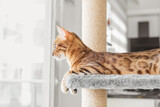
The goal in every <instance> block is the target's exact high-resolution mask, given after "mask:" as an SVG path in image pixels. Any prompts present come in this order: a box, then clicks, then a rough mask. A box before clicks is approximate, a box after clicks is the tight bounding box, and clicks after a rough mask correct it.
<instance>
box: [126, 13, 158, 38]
mask: <svg viewBox="0 0 160 107" xmlns="http://www.w3.org/2000/svg"><path fill="white" fill-rule="evenodd" d="M145 21H148V22H149V37H158V36H159V15H147V16H134V17H129V18H128V37H129V38H138V23H139V22H145Z"/></svg>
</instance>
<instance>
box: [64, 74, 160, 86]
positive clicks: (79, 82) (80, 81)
mask: <svg viewBox="0 0 160 107" xmlns="http://www.w3.org/2000/svg"><path fill="white" fill-rule="evenodd" d="M66 85H67V87H69V88H88V89H160V75H85V76H81V75H70V76H68V77H67V78H66Z"/></svg>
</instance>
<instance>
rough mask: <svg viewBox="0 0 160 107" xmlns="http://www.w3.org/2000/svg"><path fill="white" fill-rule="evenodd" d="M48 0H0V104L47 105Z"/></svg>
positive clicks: (17, 106)
mask: <svg viewBox="0 0 160 107" xmlns="http://www.w3.org/2000/svg"><path fill="white" fill-rule="evenodd" d="M49 2H50V1H49V0H0V107H48V105H49V104H48V103H49V82H50V81H49V73H50V50H51V49H50V46H51V42H50V41H51V37H50V36H51V35H50V31H49V30H48V29H51V28H48V27H50V25H49V21H50V20H48V19H49V17H50V16H51V15H50V14H51V13H49V12H50V10H49V9H50V6H49V5H50V4H49Z"/></svg>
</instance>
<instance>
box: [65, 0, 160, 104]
mask: <svg viewBox="0 0 160 107" xmlns="http://www.w3.org/2000/svg"><path fill="white" fill-rule="evenodd" d="M82 35H83V37H82V40H83V42H84V43H85V44H86V45H87V46H89V47H90V48H91V49H93V50H95V51H105V50H106V0H82ZM66 85H67V87H69V88H72V89H74V88H78V89H79V88H82V107H106V106H107V104H106V102H107V92H106V90H105V89H154V88H158V89H160V75H155V76H154V75H86V76H80V75H70V76H68V77H67V80H66Z"/></svg>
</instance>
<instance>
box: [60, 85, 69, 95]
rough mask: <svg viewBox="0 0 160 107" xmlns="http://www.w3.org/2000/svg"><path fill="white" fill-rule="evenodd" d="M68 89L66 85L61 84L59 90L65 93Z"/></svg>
mask: <svg viewBox="0 0 160 107" xmlns="http://www.w3.org/2000/svg"><path fill="white" fill-rule="evenodd" d="M68 90H69V88H67V87H66V86H64V85H61V91H62V92H63V93H65V94H66V93H67V92H68Z"/></svg>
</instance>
